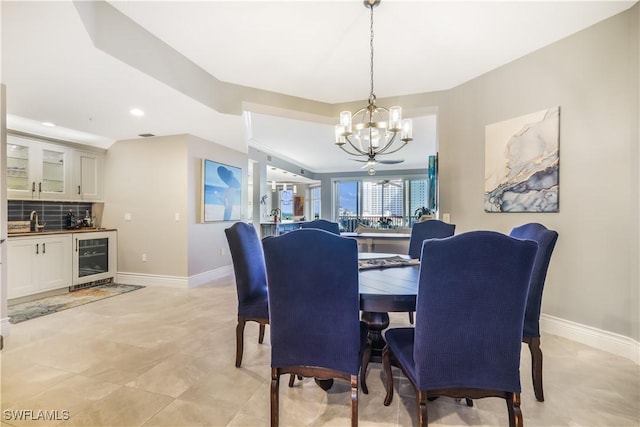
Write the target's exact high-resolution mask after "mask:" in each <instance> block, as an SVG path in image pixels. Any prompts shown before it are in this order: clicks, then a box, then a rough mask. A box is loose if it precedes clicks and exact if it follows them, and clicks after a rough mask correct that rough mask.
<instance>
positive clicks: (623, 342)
mask: <svg viewBox="0 0 640 427" xmlns="http://www.w3.org/2000/svg"><path fill="white" fill-rule="evenodd" d="M540 329H541V330H542V331H543V332H545V333H548V334H551V335H558V336H560V337H563V338H567V339H570V340H572V341H576V342H579V343H581V344H585V345H588V346H591V347H595V348H597V349H598V350H603V351H606V352H609V353H613V354H616V355H618V356H622V357H626V358H627V359H629V360H631V361H632V362H634V363H636V364H640V342H638V341H636V340H634V339H632V338H629V337H625V336H624V335H620V334H616V333H614V332H609V331H604V330H602V329H597V328H593V327H591V326H587V325H582V324H580V323H576V322H572V321H570V320H565V319H561V318H559V317H554V316H550V315H548V314H542V315H540Z"/></svg>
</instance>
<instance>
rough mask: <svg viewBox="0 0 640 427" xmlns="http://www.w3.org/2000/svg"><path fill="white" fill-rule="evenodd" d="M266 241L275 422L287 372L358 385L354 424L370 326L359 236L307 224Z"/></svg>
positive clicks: (353, 398) (353, 390) (354, 396)
mask: <svg viewBox="0 0 640 427" xmlns="http://www.w3.org/2000/svg"><path fill="white" fill-rule="evenodd" d="M262 244H263V246H264V253H265V261H266V267H267V278H268V282H269V312H270V313H271V324H270V333H271V425H272V426H277V425H278V422H279V381H280V376H281V375H282V374H286V373H290V374H292V376H294V375H298V376H301V377H314V378H316V379H317V380H330V379H331V380H332V379H333V378H338V379H344V380H347V381H349V382H350V384H351V424H352V425H357V423H358V372H359V370H360V365H361V353H362V351H363V343H364V342H366V332H367V329H366V327H364V326H362V325H364V324H361V322H360V320H359V315H360V311H359V310H360V298H359V289H358V247H357V242H356V240H355V239H350V238H346V237H340V236H336V235H334V234H332V233H329V232H327V231H324V230H318V229H300V230H295V231H292V232H290V233H287V234H284V235H281V236H278V237H270V238H267V239H264V240H263V241H262Z"/></svg>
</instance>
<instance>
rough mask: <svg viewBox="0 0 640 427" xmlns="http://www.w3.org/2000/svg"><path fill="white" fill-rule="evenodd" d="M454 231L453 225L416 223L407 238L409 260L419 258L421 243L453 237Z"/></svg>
mask: <svg viewBox="0 0 640 427" xmlns="http://www.w3.org/2000/svg"><path fill="white" fill-rule="evenodd" d="M455 231H456V225H455V224H448V223H446V222H443V221H440V220H437V219H429V220H426V221H423V222H416V223H415V224H413V227H411V237H410V238H409V256H410V257H411V258H420V252H421V251H422V242H424V241H425V240H427V239H442V238H444V237H450V236H453V234H454V233H455ZM409 323H411V324H412V325H413V312H412V311H410V312H409Z"/></svg>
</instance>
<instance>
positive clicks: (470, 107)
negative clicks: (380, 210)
mask: <svg viewBox="0 0 640 427" xmlns="http://www.w3.org/2000/svg"><path fill="white" fill-rule="evenodd" d="M638 10H639V7H638V5H636V6H635V7H634V8H632V9H631V10H630V11H627V12H625V13H623V14H621V15H618V16H616V17H613V18H611V19H608V20H606V21H604V22H602V23H600V24H597V25H595V26H593V27H591V28H588V29H586V30H584V31H582V32H580V33H578V34H576V35H574V36H571V37H569V38H566V39H563V40H561V41H559V42H557V43H555V44H553V45H551V46H549V47H546V48H544V49H541V50H539V51H537V52H534V53H532V54H530V55H528V56H526V57H523V58H521V59H519V60H517V61H514V62H513V63H510V64H508V65H506V66H504V67H501V68H499V69H497V70H494V71H491V72H490V73H487V74H486V75H484V76H481V77H479V78H477V79H475V80H472V81H470V82H468V83H466V84H464V85H461V86H459V87H457V88H455V89H453V90H451V91H450V93H449V95H448V96H447V97H446V101H445V104H444V105H441V106H440V117H439V118H440V126H439V131H440V144H439V149H440V166H441V167H440V171H441V176H440V178H441V179H440V195H441V199H440V200H441V209H442V211H443V212H451V221H452V222H453V223H456V224H457V229H456V231H465V230H472V229H492V230H499V231H502V232H508V231H509V230H510V229H511V228H512V227H513V226H516V225H519V224H522V223H526V222H531V221H535V222H541V223H544V224H545V225H547V226H548V227H551V228H554V229H556V230H557V231H558V233H559V235H560V236H559V240H558V243H557V246H556V250H555V253H554V255H553V258H552V261H551V266H550V271H549V275H548V279H547V284H546V288H545V297H544V300H543V312H545V313H547V314H550V315H552V316H557V317H560V318H562V319H567V320H572V321H574V322H578V323H581V324H584V325H589V326H593V327H596V328H599V329H603V330H607V331H611V332H615V333H619V334H621V335H625V336H628V337H631V338H633V339H635V340H638V339H639V338H640V334H639V329H638V319H639V317H640V314H639V311H638V298H639V297H638V260H639V254H638V240H639V232H638V222H639V221H638V181H639V178H638V126H639V124H638V100H639V97H638V78H639V77H638V76H639V74H638V14H639V13H638ZM556 105H559V106H560V212H559V213H552V214H504V213H503V214H496V213H493V214H489V213H484V212H483V178H484V160H483V159H484V130H485V126H486V125H487V124H491V123H495V122H498V121H502V120H505V119H509V118H513V117H517V116H519V115H522V114H526V113H531V112H535V111H539V110H542V109H545V108H548V107H552V106H556Z"/></svg>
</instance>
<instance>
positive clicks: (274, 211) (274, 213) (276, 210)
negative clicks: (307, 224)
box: [270, 208, 282, 223]
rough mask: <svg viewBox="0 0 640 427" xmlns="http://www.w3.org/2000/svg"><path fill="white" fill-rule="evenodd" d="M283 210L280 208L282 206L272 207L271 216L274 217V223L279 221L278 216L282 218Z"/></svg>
mask: <svg viewBox="0 0 640 427" xmlns="http://www.w3.org/2000/svg"><path fill="white" fill-rule="evenodd" d="M281 212H282V211H281V210H280V208H274V209H271V215H270V216H272V217H273V222H274V223H276V222H278V218H280V213H281Z"/></svg>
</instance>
